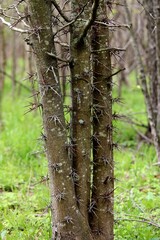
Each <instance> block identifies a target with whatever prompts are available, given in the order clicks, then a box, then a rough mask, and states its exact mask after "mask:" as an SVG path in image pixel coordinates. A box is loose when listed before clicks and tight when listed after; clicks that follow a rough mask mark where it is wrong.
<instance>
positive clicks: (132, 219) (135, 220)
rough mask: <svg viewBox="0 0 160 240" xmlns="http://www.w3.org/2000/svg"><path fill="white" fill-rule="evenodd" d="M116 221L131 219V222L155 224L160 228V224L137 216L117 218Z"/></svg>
mask: <svg viewBox="0 0 160 240" xmlns="http://www.w3.org/2000/svg"><path fill="white" fill-rule="evenodd" d="M116 221H131V222H141V223H146V224H148V225H151V226H154V227H156V228H160V225H159V224H157V223H154V222H151V221H150V219H147V218H142V219H136V218H117V219H116Z"/></svg>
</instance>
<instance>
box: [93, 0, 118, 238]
mask: <svg viewBox="0 0 160 240" xmlns="http://www.w3.org/2000/svg"><path fill="white" fill-rule="evenodd" d="M98 16H99V17H98V21H99V22H104V23H107V6H106V3H105V1H103V0H101V1H100V8H99V12H98ZM107 48H109V31H108V28H107V27H106V26H103V25H101V24H98V23H97V24H94V26H93V29H92V52H93V55H92V56H93V186H92V202H91V207H90V211H91V221H90V223H91V228H92V232H93V234H94V237H95V239H97V240H106V239H107V240H112V239H113V193H114V177H113V144H112V79H111V57H110V51H108V50H107Z"/></svg>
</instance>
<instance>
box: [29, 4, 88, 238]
mask: <svg viewBox="0 0 160 240" xmlns="http://www.w3.org/2000/svg"><path fill="white" fill-rule="evenodd" d="M28 3H29V7H30V14H31V16H30V24H31V27H32V29H33V30H32V31H33V33H32V40H33V48H34V52H35V56H36V64H37V71H38V76H39V86H40V91H41V98H42V108H43V126H44V136H43V137H44V139H45V145H46V151H47V158H48V162H49V175H50V187H51V199H52V202H51V210H52V218H53V219H52V223H53V227H52V230H53V236H52V239H64V240H67V239H68V240H72V239H77V240H82V239H84V240H85V239H86V240H88V239H91V238H90V233H89V230H88V226H87V225H86V224H85V221H84V218H83V217H82V215H81V213H80V212H79V210H78V208H77V204H76V199H75V192H74V184H73V179H72V174H71V173H72V171H71V162H70V159H69V158H68V152H67V150H66V145H67V134H66V126H65V119H64V113H63V102H62V96H61V91H60V83H59V77H58V70H57V61H56V59H55V58H52V57H51V56H49V55H48V54H47V52H51V53H53V54H55V48H54V46H53V33H52V17H51V12H52V11H51V2H50V1H45V0H42V1H41V4H39V0H30V1H28Z"/></svg>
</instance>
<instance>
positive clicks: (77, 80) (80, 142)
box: [70, 0, 91, 224]
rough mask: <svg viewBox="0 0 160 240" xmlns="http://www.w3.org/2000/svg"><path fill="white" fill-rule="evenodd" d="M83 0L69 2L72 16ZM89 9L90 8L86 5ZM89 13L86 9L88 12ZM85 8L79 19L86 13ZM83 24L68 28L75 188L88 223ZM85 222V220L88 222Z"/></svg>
mask: <svg viewBox="0 0 160 240" xmlns="http://www.w3.org/2000/svg"><path fill="white" fill-rule="evenodd" d="M84 4H85V1H82V0H81V1H77V0H73V1H72V18H75V17H76V14H77V9H79V11H80V9H81V8H82V6H83V5H84ZM88 8H89V7H88ZM87 13H88V12H87ZM87 13H86V11H85V12H84V13H83V14H82V16H81V18H83V19H85V17H87V16H88V14H87ZM84 26H85V23H83V22H81V21H80V22H76V23H75V24H73V25H72V27H71V43H70V45H71V58H72V59H73V62H72V63H71V65H70V66H71V84H72V135H71V137H72V144H73V159H72V161H73V174H74V175H75V191H76V197H77V202H78V206H79V209H80V212H81V213H82V215H83V216H85V218H86V219H87V222H88V206H89V202H90V181H91V179H90V176H91V71H90V47H89V38H88V37H86V38H85V39H82V40H81V42H79V43H78V40H79V36H80V35H81V34H82V31H83V28H84ZM87 224H88V223H87Z"/></svg>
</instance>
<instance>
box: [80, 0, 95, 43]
mask: <svg viewBox="0 0 160 240" xmlns="http://www.w3.org/2000/svg"><path fill="white" fill-rule="evenodd" d="M98 6H99V0H95V1H94V3H93V5H92V12H91V14H90V18H89V20H88V21H87V22H86V25H85V27H84V29H83V32H82V34H81V36H80V38H79V39H78V43H80V42H82V41H83V39H84V38H85V37H86V36H87V33H88V30H89V29H90V28H91V26H92V24H93V23H94V21H95V19H96V16H97V9H98Z"/></svg>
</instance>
